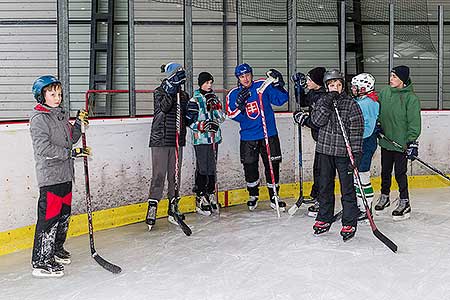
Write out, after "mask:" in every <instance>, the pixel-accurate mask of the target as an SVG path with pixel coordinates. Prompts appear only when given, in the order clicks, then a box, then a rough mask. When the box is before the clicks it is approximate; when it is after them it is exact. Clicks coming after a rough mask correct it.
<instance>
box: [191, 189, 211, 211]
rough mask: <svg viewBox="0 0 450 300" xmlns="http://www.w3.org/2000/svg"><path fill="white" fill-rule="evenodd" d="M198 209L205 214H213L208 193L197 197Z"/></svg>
mask: <svg viewBox="0 0 450 300" xmlns="http://www.w3.org/2000/svg"><path fill="white" fill-rule="evenodd" d="M195 204H196V211H197V213H198V214H200V215H203V216H210V215H211V205H210V204H209V201H208V199H206V195H204V194H200V195H197V196H196V197H195Z"/></svg>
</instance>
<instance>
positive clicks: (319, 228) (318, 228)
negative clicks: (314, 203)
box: [313, 221, 331, 235]
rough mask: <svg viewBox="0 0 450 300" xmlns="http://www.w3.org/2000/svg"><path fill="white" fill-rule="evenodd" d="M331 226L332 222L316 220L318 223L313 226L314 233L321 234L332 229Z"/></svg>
mask: <svg viewBox="0 0 450 300" xmlns="http://www.w3.org/2000/svg"><path fill="white" fill-rule="evenodd" d="M330 227H331V224H330V223H327V222H322V221H316V223H314V226H313V229H314V234H315V235H319V234H322V233H325V232H327V231H328V230H330Z"/></svg>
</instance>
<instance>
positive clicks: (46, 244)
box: [32, 181, 72, 262]
mask: <svg viewBox="0 0 450 300" xmlns="http://www.w3.org/2000/svg"><path fill="white" fill-rule="evenodd" d="M71 205H72V182H71V181H69V182H64V183H60V184H55V185H49V186H44V187H41V188H40V189H39V200H38V207H37V217H38V219H37V224H36V231H35V234H34V246H33V257H32V262H46V261H48V260H49V259H53V257H54V255H55V250H56V249H60V248H62V247H63V244H64V242H65V241H66V237H67V230H68V228H69V218H70V212H71Z"/></svg>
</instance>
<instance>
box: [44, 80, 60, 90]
mask: <svg viewBox="0 0 450 300" xmlns="http://www.w3.org/2000/svg"><path fill="white" fill-rule="evenodd" d="M58 89H62V85H61V83H59V82H55V83H52V84H49V85H47V86H46V87H44V89H43V90H42V93H45V92H47V91H53V90H58Z"/></svg>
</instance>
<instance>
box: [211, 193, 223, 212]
mask: <svg viewBox="0 0 450 300" xmlns="http://www.w3.org/2000/svg"><path fill="white" fill-rule="evenodd" d="M208 198H209V204H210V205H211V212H212V213H213V214H218V213H219V210H220V203H219V202H218V201H217V198H216V194H214V193H212V194H209V195H208Z"/></svg>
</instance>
